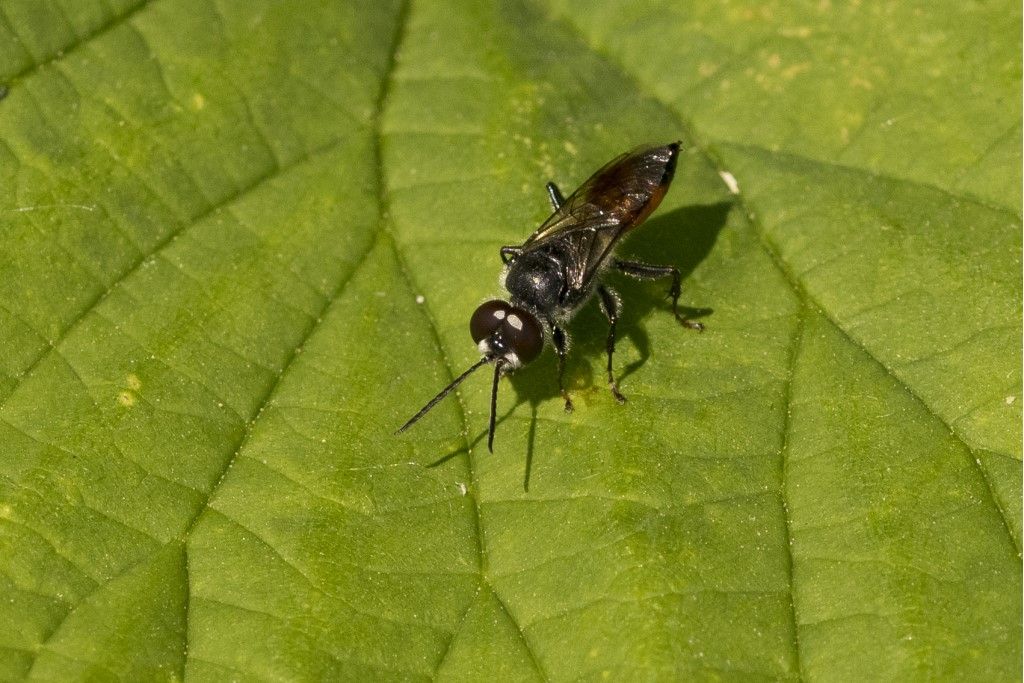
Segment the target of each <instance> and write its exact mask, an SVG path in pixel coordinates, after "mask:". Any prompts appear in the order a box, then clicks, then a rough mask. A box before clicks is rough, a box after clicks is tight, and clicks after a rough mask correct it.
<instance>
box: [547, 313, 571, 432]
mask: <svg viewBox="0 0 1024 683" xmlns="http://www.w3.org/2000/svg"><path fill="white" fill-rule="evenodd" d="M551 341H552V343H553V344H554V345H555V353H557V354H558V391H559V392H560V393H561V394H562V398H563V399H565V412H567V413H571V412H572V399H571V398H569V392H568V391H566V390H565V381H564V377H565V356H566V352H567V351H568V348H569V338H568V337H567V336H566V334H565V330H563V329H562V328H561V327H559V326H557V325H552V326H551Z"/></svg>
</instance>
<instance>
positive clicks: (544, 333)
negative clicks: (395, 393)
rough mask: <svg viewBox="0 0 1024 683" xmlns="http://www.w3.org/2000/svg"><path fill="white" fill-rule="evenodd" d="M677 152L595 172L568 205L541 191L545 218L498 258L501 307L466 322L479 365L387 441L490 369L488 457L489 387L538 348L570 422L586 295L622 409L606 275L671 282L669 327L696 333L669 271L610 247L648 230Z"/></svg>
mask: <svg viewBox="0 0 1024 683" xmlns="http://www.w3.org/2000/svg"><path fill="white" fill-rule="evenodd" d="M679 144H680V143H679V142H672V143H669V144H666V145H654V146H644V147H638V148H636V149H634V150H632V151H630V152H626V153H625V154H622V155H620V156H618V157H616V158H615V159H612V160H611V161H609V162H608V163H607V164H605V165H604V166H603V167H601V168H600V169H599V170H598V171H597V172H595V173H594V174H593V175H592V176H590V178H588V179H587V180H586V182H584V183H583V184H582V185H580V187H579V188H578V189H577V190H576V191H575V192H573V193H572V194H571V195H570V196H569V198H568V199H566V198H565V197H564V196H563V195H562V192H561V191H560V190H559V189H558V186H557V185H555V184H554V183H552V182H549V183H547V186H546V187H547V192H548V198H549V199H550V200H551V206H552V208H553V210H554V213H552V214H551V216H550V217H549V218H548V219H547V220H545V221H544V222H543V223H542V224H541V226H540V227H539V228H537V230H536V232H534V233H533V234H532V235H530V237H529V238H528V239H527V240H526V241H525V242H523V244H521V245H519V246H504V247H501V250H500V256H501V260H502V262H503V263H504V264H505V265H504V268H503V270H502V275H501V282H502V284H503V286H504V288H505V289H506V290H508V293H509V299H508V301H503V300H500V299H494V300H491V301H487V302H484V303H482V304H480V306H479V307H477V309H476V311H474V312H473V316H472V317H471V318H470V320H469V333H470V336H471V337H472V338H473V341H474V342H475V343H476V345H477V349H478V350H479V351H480V353H481V357H480V360H479V361H477V362H476V363H474V364H473V365H472V366H470V367H469V368H468V369H467V370H466V371H465V372H463V373H462V374H461V375H459V376H458V377H456V378H455V379H454V380H452V382H451V384H449V385H448V386H446V387H445V388H444V389H442V390H441V392H440V393H438V394H437V396H435V397H434V398H432V399H431V400H430V401H429V402H428V403H427V404H426V405H425V406H423V408H421V409H420V411H419V412H418V413H416V414H415V415H413V416H412V417H411V418H409V420H408V422H406V423H405V424H404V425H402V426H401V427H400V428H399V429H398V431H397V432H396V434H398V433H401V432H404V431H405V430H406V429H408V428H409V427H411V426H413V425H414V424H416V422H417V421H419V419H420V418H421V417H423V416H424V415H426V414H427V412H429V411H430V409H431V408H433V407H434V406H435V405H437V404H438V403H439V402H440V401H441V400H442V399H444V397H445V396H447V395H448V394H450V393H451V392H452V391H453V390H454V389H455V388H456V387H457V386H459V385H460V384H461V383H462V382H463V380H465V379H466V378H467V377H469V376H470V375H471V374H472V373H474V372H476V371H477V370H478V369H480V368H481V367H483V366H484V365H487V364H488V363H492V364H493V365H494V380H493V383H492V385H491V410H490V421H489V424H488V431H487V449H488V450H489V451H491V452H493V451H494V425H495V410H496V407H497V401H498V380H500V379H501V377H502V376H503V375H506V374H509V373H511V372H513V371H515V370H518V369H519V368H520V367H522V366H523V365H526V364H527V363H529V362H530V361H532V360H534V359H535V358H537V356H539V355H540V353H541V351H543V349H544V343H545V341H547V340H550V342H551V345H552V346H553V347H554V350H555V353H556V354H557V355H558V389H559V392H560V393H561V395H562V398H563V399H564V401H565V410H566V411H567V412H572V409H573V406H572V399H571V398H570V396H569V392H568V391H566V389H565V384H564V375H565V360H566V355H567V351H568V348H569V336H568V335H567V334H566V332H565V326H566V324H567V323H568V322H569V320H570V319H571V318H572V317H573V315H574V314H575V313H576V312H577V311H578V310H579V309H580V308H581V307H582V306H583V305H584V304H585V303H587V301H589V300H590V298H591V297H593V296H594V294H595V293H596V294H597V300H598V304H599V305H600V307H601V311H602V312H603V313H604V315H605V317H606V318H607V319H608V339H607V342H606V346H605V348H606V351H607V355H608V367H607V370H608V386H609V388H610V389H611V392H612V396H614V397H615V400H616V401H618V402H619V403H620V404H621V403H625V402H626V397H625V396H623V395H622V392H621V391H619V386H618V383H617V382H616V381H615V375H614V372H613V370H612V356H613V355H614V353H615V326H616V323H617V322H618V320H619V315H620V312H621V310H622V307H621V303H620V300H619V297H618V295H617V294H616V293H615V292H614V291H612V289H610V288H609V287H608V286H607V285H605V284H604V282H603V281H602V278H603V275H604V274H605V273H606V272H608V271H610V270H615V271H618V272H620V273H624V274H625V275H628V276H631V277H634V278H638V279H641V280H656V279H661V278H671V279H672V284H671V285H670V287H669V292H668V293H669V296H670V297H671V299H672V313H673V315H675V318H676V320H678V321H679V322H680V323H681V324H682V325H684V326H685V327H688V328H690V329H693V330H698V331H701V330H703V329H704V326H703V325H702V324H701V323H699V322H696V321H693V320H688V319H687V318H685V317H684V316H683V315H681V314H680V312H679V294H680V287H681V283H682V275H681V273H680V272H679V269H678V268H676V267H675V266H670V265H654V264H650V263H642V262H640V261H625V260H621V259H618V258H616V257H615V248H616V247H617V246H618V244H619V241H620V240H622V238H623V237H625V236H626V235H627V234H628V233H629V232H631V231H632V230H634V229H635V228H637V227H639V226H640V225H641V224H642V223H643V222H644V221H645V220H647V217H648V216H650V215H651V214H652V213H653V212H654V210H655V209H656V208H658V205H659V204H660V203H661V200H662V199H663V198H664V197H665V193H666V192H668V188H669V185H670V184H671V183H672V176H673V175H674V173H675V169H676V163H677V161H678V159H679Z"/></svg>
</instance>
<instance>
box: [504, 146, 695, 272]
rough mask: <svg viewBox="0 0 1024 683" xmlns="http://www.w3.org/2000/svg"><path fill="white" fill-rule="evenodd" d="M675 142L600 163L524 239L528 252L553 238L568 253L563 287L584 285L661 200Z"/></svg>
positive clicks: (673, 162)
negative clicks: (565, 280) (600, 164)
mask: <svg viewBox="0 0 1024 683" xmlns="http://www.w3.org/2000/svg"><path fill="white" fill-rule="evenodd" d="M678 154H679V143H678V142H674V143H671V144H668V145H659V146H655V147H650V146H648V147H638V148H636V149H634V150H633V151H631V152H626V153H625V154H622V155H620V156H618V157H616V158H615V159H612V160H611V161H610V162H608V163H607V164H605V165H604V166H603V167H601V169H600V170H598V171H597V172H596V173H594V175H592V176H590V178H588V179H587V180H586V181H585V182H584V183H583V184H582V185H580V187H579V188H578V189H577V190H576V191H575V192H573V193H572V195H571V196H570V197H569V198H568V199H566V200H565V202H564V203H563V204H562V206H560V207H559V208H558V209H557V210H556V211H555V212H554V213H553V214H552V215H551V216H550V217H549V218H548V219H547V220H546V221H544V223H543V224H541V226H540V227H539V228H537V230H536V232H534V233H533V234H532V235H530V237H529V238H528V239H527V240H526V242H524V243H523V245H522V248H523V250H524V251H533V250H534V249H539V248H541V247H543V246H544V245H549V244H551V243H552V242H554V241H556V240H557V241H559V243H560V246H561V247H562V248H563V249H564V250H565V251H567V252H568V254H567V256H569V258H568V264H567V271H568V272H567V275H568V283H567V284H568V285H569V286H570V287H572V288H574V289H584V288H586V287H587V286H588V284H589V282H590V280H591V279H592V278H593V277H594V275H595V274H596V273H597V272H598V271H599V270H600V269H601V267H602V266H603V265H604V263H605V262H606V260H607V259H608V257H609V256H610V255H611V253H612V250H613V249H614V247H615V244H616V243H617V242H618V241H619V240H620V239H621V238H622V236H623V235H625V234H626V233H627V232H629V231H630V230H632V229H633V228H635V227H637V226H638V225H640V224H641V223H643V222H644V220H645V219H646V218H647V216H649V215H650V214H651V212H653V211H654V209H656V208H657V206H658V204H660V203H661V200H662V198H663V197H664V196H665V192H666V191H667V190H668V186H669V183H671V182H672V175H673V173H674V172H675V167H676V159H677V157H678Z"/></svg>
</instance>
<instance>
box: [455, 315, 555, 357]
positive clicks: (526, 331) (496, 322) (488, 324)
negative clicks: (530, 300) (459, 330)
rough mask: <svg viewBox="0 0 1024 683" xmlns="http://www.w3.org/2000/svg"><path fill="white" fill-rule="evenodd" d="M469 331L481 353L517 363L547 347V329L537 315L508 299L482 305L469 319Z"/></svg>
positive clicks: (538, 353) (535, 355)
mask: <svg viewBox="0 0 1024 683" xmlns="http://www.w3.org/2000/svg"><path fill="white" fill-rule="evenodd" d="M469 333H470V334H471V335H472V336H473V341H475V342H476V343H477V345H478V346H479V347H480V351H481V353H483V354H484V355H486V356H494V357H496V358H499V357H500V358H504V359H505V360H506V361H508V362H509V363H512V365H513V366H519V365H522V364H524V363H529V362H530V361H532V360H533V359H534V358H536V357H537V356H539V355H540V352H541V351H542V350H543V349H544V328H543V327H541V324H540V322H539V321H538V320H537V317H536V316H535V315H533V314H532V313H530V312H529V311H526V310H523V309H522V308H518V307H516V306H513V305H512V304H510V303H508V302H507V301H499V300H494V301H488V302H486V303H483V304H480V306H479V307H478V308H477V309H476V311H474V312H473V317H472V318H470V320H469Z"/></svg>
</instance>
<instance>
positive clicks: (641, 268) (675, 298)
mask: <svg viewBox="0 0 1024 683" xmlns="http://www.w3.org/2000/svg"><path fill="white" fill-rule="evenodd" d="M612 266H613V267H614V268H615V269H616V270H617V271H619V272H620V273H624V274H625V275H629V276H630V277H635V278H637V279H638V280H660V279H661V278H663V277H671V278H672V286H671V287H669V290H668V295H669V296H670V297H672V314H673V315H674V316H675V317H676V320H678V321H679V323H680V324H681V325H683V326H684V327H688V328H690V329H691V330H697V331H698V332H703V331H704V323H700V322H697V321H696V320H689V319H688V318H685V317H683V315H682V314H680V313H679V294H680V292H681V291H682V281H683V276H682V274H681V273H680V272H679V269H678V268H676V267H675V266H656V265H653V264H650V263H642V262H640V261H620V260H618V259H616V260H615V261H613V262H612Z"/></svg>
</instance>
